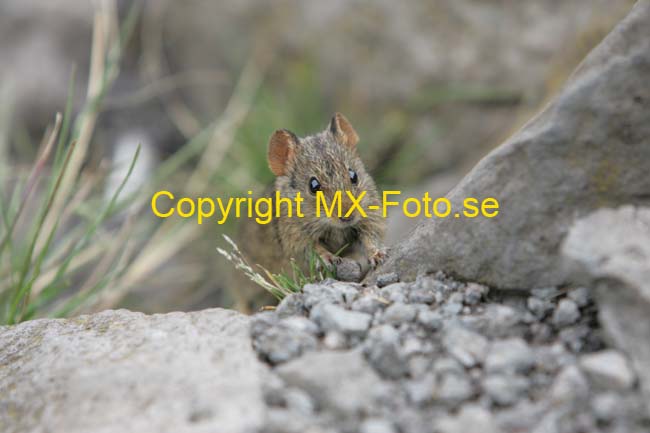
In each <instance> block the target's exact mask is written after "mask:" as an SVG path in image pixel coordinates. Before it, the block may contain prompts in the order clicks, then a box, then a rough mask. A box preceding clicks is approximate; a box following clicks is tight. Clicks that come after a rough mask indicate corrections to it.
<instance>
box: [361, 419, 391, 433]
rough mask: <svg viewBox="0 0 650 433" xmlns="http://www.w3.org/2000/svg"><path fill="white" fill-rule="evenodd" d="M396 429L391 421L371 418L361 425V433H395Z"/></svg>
mask: <svg viewBox="0 0 650 433" xmlns="http://www.w3.org/2000/svg"><path fill="white" fill-rule="evenodd" d="M396 431H397V430H395V427H393V424H392V423H391V422H390V421H387V420H385V419H382V418H370V419H367V420H365V421H364V422H362V423H361V427H360V428H359V432H360V433H395V432H396Z"/></svg>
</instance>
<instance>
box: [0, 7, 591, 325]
mask: <svg viewBox="0 0 650 433" xmlns="http://www.w3.org/2000/svg"><path fill="white" fill-rule="evenodd" d="M136 4H137V3H136ZM115 5H116V3H115V2H113V1H107V2H102V5H101V6H100V7H99V8H98V9H97V12H96V16H95V19H94V32H93V48H92V53H91V55H90V58H91V65H90V71H89V76H90V82H89V85H88V93H87V95H86V98H85V104H84V106H83V107H82V108H81V109H80V110H79V112H78V113H76V115H75V112H74V110H73V106H72V100H73V99H74V98H73V96H74V95H73V94H72V91H70V97H69V100H68V104H67V107H65V113H64V114H63V115H62V116H61V117H60V120H59V121H57V123H56V124H55V125H54V126H52V127H51V128H50V130H48V131H46V133H45V134H44V135H45V138H44V139H43V142H42V144H41V145H40V146H35V145H33V143H32V138H31V137H30V131H27V130H26V128H23V127H21V126H20V124H17V125H16V126H13V127H12V128H11V130H10V137H8V138H9V140H3V138H5V137H0V156H3V155H11V160H13V161H20V162H24V161H34V163H33V164H25V165H19V164H6V163H5V161H4V160H3V158H0V180H1V188H0V217H1V218H2V220H1V221H0V242H1V243H0V323H15V322H18V321H21V320H27V319H31V318H35V317H41V316H62V315H70V314H79V313H81V312H92V311H98V310H101V309H106V308H115V307H118V306H123V305H127V306H130V307H133V308H135V309H141V310H145V311H160V310H163V309H169V308H170V305H173V308H175V309H188V308H195V307H196V306H197V305H205V304H206V302H205V300H206V299H209V301H208V305H221V306H230V305H229V302H230V300H229V297H228V296H227V295H226V296H223V293H221V292H223V289H224V287H226V286H227V285H228V284H227V283H228V280H227V279H224V277H223V275H224V273H225V272H224V270H228V268H232V266H231V264H230V263H228V262H226V261H225V260H223V259H222V258H221V257H220V256H219V255H218V254H217V252H216V251H215V247H217V246H225V244H224V243H223V242H222V241H221V239H220V236H219V235H221V234H225V233H235V232H236V231H237V227H236V221H233V220H230V221H228V223H227V224H226V225H225V226H218V225H217V223H216V221H214V220H210V221H208V222H206V223H204V224H203V225H202V226H199V225H197V224H196V222H195V220H193V219H182V218H169V219H166V220H160V219H158V218H155V217H154V216H153V215H152V214H151V212H150V210H149V209H148V206H149V200H150V199H151V196H152V194H153V193H154V192H155V191H157V190H159V189H167V190H170V191H171V192H173V193H174V194H175V195H177V196H190V197H199V196H210V197H216V196H235V195H242V194H245V192H246V191H248V190H253V191H255V192H258V193H259V192H260V191H261V190H262V189H263V188H264V187H265V186H266V185H268V184H270V183H271V182H272V180H273V176H272V174H271V172H270V170H269V169H268V165H267V159H266V144H267V140H268V139H269V137H270V135H271V133H272V132H273V131H274V130H276V129H279V128H286V129H289V130H292V131H293V132H295V133H296V134H298V135H300V136H304V135H307V134H311V133H314V132H316V131H320V130H322V129H323V128H325V126H326V125H327V123H328V121H329V118H330V116H331V115H332V114H333V113H334V112H335V111H341V112H343V113H345V114H346V116H348V118H350V119H352V121H353V124H354V126H355V129H356V130H357V131H358V133H359V135H360V137H361V142H360V144H359V152H360V154H361V158H362V159H363V161H364V162H365V163H366V165H367V166H368V168H369V171H370V172H371V173H372V175H373V177H374V178H375V180H376V181H377V183H378V184H379V186H380V188H381V187H392V186H395V185H398V186H399V187H400V188H407V187H408V186H409V185H414V184H416V183H417V182H420V181H421V180H422V179H424V178H426V177H428V176H431V175H434V174H437V173H440V172H441V171H443V170H445V169H447V168H448V167H449V159H447V160H446V161H445V162H441V163H438V162H437V161H435V158H431V157H430V155H431V154H432V152H431V151H432V147H434V146H433V144H432V143H435V142H436V140H437V139H438V138H439V137H442V136H444V135H445V134H447V133H448V129H449V128H450V126H449V125H448V124H447V123H446V122H445V121H444V120H440V119H438V117H437V116H436V115H435V114H436V110H437V109H438V108H440V107H441V106H447V105H450V104H451V105H453V104H457V105H459V106H462V105H463V104H467V105H481V104H497V105H516V104H518V103H519V102H520V101H521V100H522V95H521V94H519V93H517V92H514V91H512V90H510V89H507V88H505V89H500V88H491V87H490V88H485V87H478V86H474V85H470V84H468V83H455V84H454V85H449V83H430V84H429V85H425V86H423V87H422V88H421V89H419V92H418V94H417V96H416V97H414V98H413V99H412V100H410V101H408V102H407V103H395V104H392V105H391V106H389V107H388V108H387V106H386V104H384V105H383V106H381V107H379V106H372V105H369V103H367V102H363V101H359V100H355V98H354V95H353V94H349V95H348V94H347V90H348V89H341V91H340V94H336V95H331V94H329V95H328V94H325V93H324V92H323V90H322V87H323V86H322V82H323V79H324V78H326V77H322V76H321V75H320V71H319V70H318V68H317V66H316V65H317V64H318V62H317V61H316V59H314V58H311V57H310V55H309V54H303V55H301V56H293V55H292V54H291V53H289V54H287V53H284V52H283V53H279V54H278V52H277V51H276V50H275V49H274V47H273V46H272V44H273V42H272V41H265V40H260V41H258V46H256V47H254V48H253V49H252V50H250V51H247V50H243V49H239V48H240V47H239V45H237V44H235V45H234V47H236V48H237V49H236V50H234V51H236V54H237V58H236V59H231V60H232V61H231V63H232V64H238V65H239V64H241V57H242V56H247V58H246V60H245V61H244V63H245V64H244V66H243V67H241V68H239V69H235V68H234V66H233V67H231V68H229V71H228V72H229V73H228V74H226V75H227V76H228V77H230V78H228V81H227V87H225V88H227V89H228V90H230V91H231V93H230V95H229V97H227V98H226V99H225V101H224V105H223V109H222V111H221V113H220V114H219V115H218V116H216V117H215V118H213V119H204V118H202V116H200V115H197V114H195V113H194V112H193V110H192V109H191V104H190V103H187V102H186V101H184V98H183V97H182V96H183V95H182V92H181V91H180V90H179V89H178V88H175V87H174V86H175V85H177V86H178V87H181V86H180V84H178V82H176V81H175V79H177V78H178V77H173V76H170V77H167V76H165V74H164V73H162V72H161V67H160V65H153V66H151V65H147V64H145V65H144V66H142V69H143V70H145V71H146V70H148V69H151V70H153V71H154V72H155V73H153V74H152V75H151V76H149V75H147V74H144V78H145V79H150V82H147V83H146V86H144V87H147V92H144V90H143V92H142V93H138V92H136V94H135V95H127V96H134V98H133V99H134V100H138V99H139V98H141V97H143V95H144V96H146V97H147V98H149V99H153V100H156V101H157V102H161V103H162V104H163V105H164V108H165V114H164V115H166V117H168V118H169V119H171V120H170V123H172V124H174V126H175V127H176V129H178V130H179V131H180V133H181V134H182V135H183V136H184V137H185V138H186V139H187V140H186V142H182V143H177V144H176V145H175V146H174V147H173V149H172V151H171V152H170V154H169V155H167V157H166V158H165V159H164V160H163V161H162V162H161V163H160V164H159V165H158V166H157V167H156V168H155V170H154V171H153V172H152V173H150V176H149V178H148V181H147V183H146V184H145V185H143V186H142V187H141V188H140V189H139V190H138V191H136V192H134V193H130V194H129V195H128V196H124V197H122V196H121V195H120V194H119V193H120V190H119V189H118V191H117V192H115V194H114V196H113V198H112V199H111V198H109V199H108V200H107V199H106V197H104V195H103V192H104V188H103V187H104V186H105V184H106V181H107V175H108V173H109V171H110V169H111V168H110V167H108V166H107V161H106V160H107V155H106V154H101V155H99V156H96V155H92V154H91V152H92V151H97V149H100V152H101V151H103V150H105V149H102V148H101V146H98V145H96V146H91V144H96V143H95V141H94V140H96V135H97V134H96V132H97V131H96V130H97V129H98V127H97V125H98V124H99V120H98V118H99V116H100V114H104V109H105V103H106V100H105V99H106V97H107V94H108V93H109V91H110V89H111V87H112V85H113V84H114V82H115V81H116V79H117V77H118V74H119V72H120V62H122V61H124V57H125V55H124V54H125V51H128V50H127V47H126V42H127V41H128V40H129V35H131V33H133V32H134V27H137V25H138V23H137V19H136V18H137V15H136V14H137V7H134V8H133V9H132V12H131V13H130V14H129V15H128V16H127V17H126V19H125V20H124V21H123V22H122V24H121V25H120V24H119V19H118V16H117V12H116V10H117V8H116V6H115ZM120 28H121V30H119V29H120ZM156 35H157V33H156V32H155V31H154V32H150V33H148V34H147V35H144V36H143V35H141V38H140V39H141V40H138V41H136V42H137V43H138V44H141V45H142V46H138V49H142V51H143V52H144V51H146V49H147V47H148V44H151V45H153V46H155V47H156V46H157V47H159V48H160V46H162V45H163V44H162V42H161V41H158V42H156V41H155V40H153V39H155V37H161V36H160V35H158V36H156ZM133 39H138V38H133ZM152 40H153V42H152ZM131 43H133V40H131ZM224 43H225V42H224ZM593 43H595V41H594V42H593ZM229 44H230V41H228V44H226V45H229ZM145 54H146V53H145ZM280 54H281V55H280ZM582 54H584V53H581V55H582ZM142 57H144V58H148V59H149V61H151V58H153V59H155V60H154V63H155V62H158V61H159V62H160V63H164V62H163V61H162V60H161V59H160V53H158V54H157V55H153V56H152V55H150V54H147V55H143V56H142ZM279 58H280V59H281V64H278V63H279V61H278V59H279ZM575 60H576V61H577V60H579V59H575ZM565 64H566V62H563V63H562V65H565ZM231 66H232V65H231ZM230 69H232V70H230ZM564 69H567V68H566V67H564ZM564 69H562V71H561V72H562V73H561V74H558V76H559V77H560V78H559V79H558V80H557V82H561V81H562V79H563V78H564V77H565V76H566V74H567V73H568V72H570V68H568V69H567V70H564ZM208 78H210V79H211V80H212V79H214V77H208ZM203 84H204V85H205V83H203ZM70 88H71V89H73V88H74V86H73V83H71V85H70ZM151 89H166V90H164V92H167V93H165V95H160V94H156V93H155V92H154V91H152V90H151ZM170 89H171V91H170ZM181 90H182V89H181ZM160 92H161V93H162V92H163V91H162V90H160ZM169 94H172V95H173V96H174V97H167V96H170V95H169ZM179 95H180V96H179ZM135 96H137V97H135ZM127 99H128V98H127ZM144 99H146V98H144ZM107 105H110V104H107ZM127 105H128V104H127ZM115 107H117V108H115ZM62 108H63V107H62ZM132 108H133V107H132ZM140 108H141V105H137V104H136V105H135V111H136V112H137V110H139V109H140ZM112 109H113V110H118V111H119V110H120V109H121V108H119V104H113V106H112ZM459 112H460V113H462V110H459ZM527 114H529V113H527ZM127 115H128V114H127ZM0 116H2V113H0ZM422 119H426V121H422ZM3 121H5V122H6V116H5V118H0V127H2V122H3ZM164 121H167V118H165V120H164ZM161 122H162V120H161ZM2 129H3V128H0V130H2ZM9 142H11V149H7V145H8V143H9ZM3 143H4V148H3ZM50 143H51V144H50ZM132 153H133V157H134V159H133V160H132V162H131V166H130V168H129V170H128V173H131V171H132V170H133V169H134V168H135V169H137V167H138V166H137V164H138V161H137V151H136V148H135V147H134V148H133V149H132ZM427 156H428V159H427ZM423 161H424V162H425V163H423ZM123 181H124V182H128V181H129V178H128V175H127V177H126V178H125V179H123ZM123 185H124V184H123ZM328 275H329V274H328V273H327V272H324V273H323V272H320V270H317V269H316V268H314V272H310V274H309V275H304V274H302V275H301V274H297V273H294V275H283V276H270V281H271V285H272V286H273V290H271V291H276V295H278V296H279V297H281V296H283V295H284V294H286V293H284V292H283V290H284V289H287V290H289V291H294V290H296V289H297V288H298V287H299V286H300V285H301V284H303V283H305V282H308V281H312V280H313V279H314V278H321V277H323V276H328ZM264 277H269V275H264ZM143 288H145V289H147V288H150V289H151V290H149V291H148V292H146V294H144V295H143V294H142V293H144V292H145V291H143V290H142V289H143ZM165 290H168V291H175V293H176V297H175V298H174V301H173V302H168V303H167V304H165V302H164V301H160V299H161V298H162V296H163V295H164V292H165ZM152 293H154V294H155V296H150V295H151V294H152ZM215 293H219V296H216V297H214V296H213V297H211V296H212V295H214V294H215ZM154 298H155V299H154ZM158 302H159V303H158Z"/></svg>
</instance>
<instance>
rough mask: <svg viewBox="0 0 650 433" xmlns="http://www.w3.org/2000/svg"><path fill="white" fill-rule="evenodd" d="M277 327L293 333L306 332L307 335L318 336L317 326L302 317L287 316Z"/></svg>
mask: <svg viewBox="0 0 650 433" xmlns="http://www.w3.org/2000/svg"><path fill="white" fill-rule="evenodd" d="M278 326H280V327H283V328H286V329H288V330H290V331H295V332H306V333H307V334H313V335H316V334H318V326H316V324H315V323H314V322H312V321H311V320H309V319H307V318H306V317H303V316H289V317H286V318H284V319H281V320H280V321H279V322H278Z"/></svg>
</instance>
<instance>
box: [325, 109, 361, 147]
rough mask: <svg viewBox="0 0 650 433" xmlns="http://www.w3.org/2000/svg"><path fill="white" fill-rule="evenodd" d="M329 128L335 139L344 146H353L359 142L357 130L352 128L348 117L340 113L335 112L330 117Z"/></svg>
mask: <svg viewBox="0 0 650 433" xmlns="http://www.w3.org/2000/svg"><path fill="white" fill-rule="evenodd" d="M329 129H330V132H331V133H332V135H334V137H335V138H336V140H337V141H338V142H339V143H341V144H343V145H344V146H348V147H350V148H354V146H356V145H357V143H358V142H359V136H358V135H357V132H356V131H355V130H354V128H353V127H352V125H351V124H350V122H348V119H346V118H345V116H344V115H342V114H341V113H336V114H335V115H334V117H332V120H331V121H330V128H329Z"/></svg>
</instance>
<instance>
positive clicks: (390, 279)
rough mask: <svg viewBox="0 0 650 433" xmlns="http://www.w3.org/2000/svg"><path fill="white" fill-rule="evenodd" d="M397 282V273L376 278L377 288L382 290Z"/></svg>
mask: <svg viewBox="0 0 650 433" xmlns="http://www.w3.org/2000/svg"><path fill="white" fill-rule="evenodd" d="M398 281H399V275H397V272H389V273H387V274H381V275H379V276H378V277H377V287H379V288H382V287H386V286H387V285H389V284H393V283H396V282H398Z"/></svg>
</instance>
